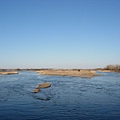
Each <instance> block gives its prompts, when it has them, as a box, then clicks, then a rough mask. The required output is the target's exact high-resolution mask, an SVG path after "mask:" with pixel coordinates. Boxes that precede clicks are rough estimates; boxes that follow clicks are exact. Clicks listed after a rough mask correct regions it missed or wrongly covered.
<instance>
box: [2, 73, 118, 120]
mask: <svg viewBox="0 0 120 120" xmlns="http://www.w3.org/2000/svg"><path fill="white" fill-rule="evenodd" d="M101 74H103V75H104V76H100V77H94V78H91V79H86V78H79V77H62V76H43V75H39V74H38V73H36V72H26V71H24V72H19V74H17V75H6V76H4V75H0V120H5V119H6V120H7V119H9V120H10V119H11V120H27V119H30V120H32V119H40V120H53V119H54V120H70V119H71V120H90V119H91V120H113V119H115V120H119V119H120V74H117V73H101ZM43 82H50V83H51V84H52V86H51V87H50V88H46V89H41V92H39V93H36V94H35V93H33V89H34V88H35V87H36V86H37V85H38V84H39V83H43Z"/></svg>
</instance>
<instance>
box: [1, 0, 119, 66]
mask: <svg viewBox="0 0 120 120" xmlns="http://www.w3.org/2000/svg"><path fill="white" fill-rule="evenodd" d="M108 64H120V0H0V68H96V67H105V66H106V65H108Z"/></svg>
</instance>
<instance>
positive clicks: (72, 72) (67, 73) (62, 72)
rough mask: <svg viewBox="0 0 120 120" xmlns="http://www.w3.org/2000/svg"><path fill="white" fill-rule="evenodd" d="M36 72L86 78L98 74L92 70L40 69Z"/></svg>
mask: <svg viewBox="0 0 120 120" xmlns="http://www.w3.org/2000/svg"><path fill="white" fill-rule="evenodd" d="M37 72H38V73H40V74H42V75H55V76H73V77H86V78H91V77H94V76H97V75H98V74H96V71H94V70H40V71H37Z"/></svg>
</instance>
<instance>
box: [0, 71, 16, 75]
mask: <svg viewBox="0 0 120 120" xmlns="http://www.w3.org/2000/svg"><path fill="white" fill-rule="evenodd" d="M0 74H1V75H12V74H18V72H17V71H9V72H0Z"/></svg>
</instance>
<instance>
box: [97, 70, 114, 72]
mask: <svg viewBox="0 0 120 120" xmlns="http://www.w3.org/2000/svg"><path fill="white" fill-rule="evenodd" d="M99 72H112V71H111V70H99Z"/></svg>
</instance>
